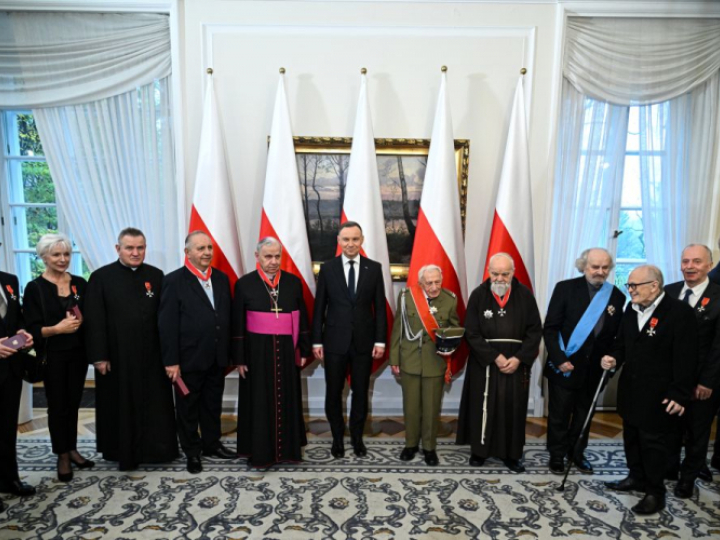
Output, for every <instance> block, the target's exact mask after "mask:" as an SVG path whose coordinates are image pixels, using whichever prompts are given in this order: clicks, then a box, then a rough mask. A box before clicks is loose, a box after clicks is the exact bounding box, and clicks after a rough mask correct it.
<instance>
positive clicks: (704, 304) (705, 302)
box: [697, 297, 710, 313]
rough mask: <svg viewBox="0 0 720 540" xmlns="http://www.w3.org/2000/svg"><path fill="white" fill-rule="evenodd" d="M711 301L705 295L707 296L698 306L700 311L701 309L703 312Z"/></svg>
mask: <svg viewBox="0 0 720 540" xmlns="http://www.w3.org/2000/svg"><path fill="white" fill-rule="evenodd" d="M709 303H710V299H709V298H708V297H705V298H703V299H702V300H700V305H699V306H698V308H697V309H698V311H699V312H700V313H702V312H703V311H705V306H707V305H708V304H709Z"/></svg>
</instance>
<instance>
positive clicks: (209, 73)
mask: <svg viewBox="0 0 720 540" xmlns="http://www.w3.org/2000/svg"><path fill="white" fill-rule="evenodd" d="M205 71H206V72H207V74H208V75H212V74H213V68H207V69H206V70H205Z"/></svg>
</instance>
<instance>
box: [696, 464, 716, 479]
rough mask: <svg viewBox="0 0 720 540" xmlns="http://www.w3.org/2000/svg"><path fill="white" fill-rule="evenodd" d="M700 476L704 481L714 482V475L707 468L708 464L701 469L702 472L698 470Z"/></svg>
mask: <svg viewBox="0 0 720 540" xmlns="http://www.w3.org/2000/svg"><path fill="white" fill-rule="evenodd" d="M698 478H699V479H700V480H702V481H703V482H712V481H713V475H712V473H711V472H710V469H708V468H707V466H705V467H703V468H702V469H700V472H698Z"/></svg>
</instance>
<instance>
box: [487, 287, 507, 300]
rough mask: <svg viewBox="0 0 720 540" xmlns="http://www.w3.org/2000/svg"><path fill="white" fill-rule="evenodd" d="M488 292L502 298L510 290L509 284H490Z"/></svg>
mask: <svg viewBox="0 0 720 540" xmlns="http://www.w3.org/2000/svg"><path fill="white" fill-rule="evenodd" d="M490 290H491V291H492V292H494V293H495V294H497V295H498V296H499V297H501V298H502V297H503V296H505V294H507V292H508V291H509V290H510V284H509V283H491V284H490Z"/></svg>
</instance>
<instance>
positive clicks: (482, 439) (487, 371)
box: [480, 339, 522, 444]
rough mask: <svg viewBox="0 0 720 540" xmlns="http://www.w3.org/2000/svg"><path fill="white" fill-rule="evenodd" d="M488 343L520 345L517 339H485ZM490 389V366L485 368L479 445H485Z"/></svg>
mask: <svg viewBox="0 0 720 540" xmlns="http://www.w3.org/2000/svg"><path fill="white" fill-rule="evenodd" d="M485 341H487V342H488V343H520V344H522V341H521V340H519V339H486V340H485ZM489 389H490V366H489V365H488V366H485V396H484V397H483V419H482V433H481V434H480V444H485V428H487V402H488V393H489V392H488V390H489Z"/></svg>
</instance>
